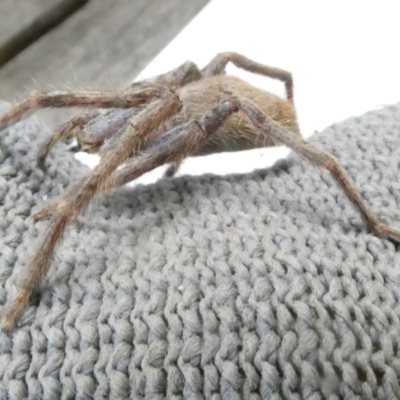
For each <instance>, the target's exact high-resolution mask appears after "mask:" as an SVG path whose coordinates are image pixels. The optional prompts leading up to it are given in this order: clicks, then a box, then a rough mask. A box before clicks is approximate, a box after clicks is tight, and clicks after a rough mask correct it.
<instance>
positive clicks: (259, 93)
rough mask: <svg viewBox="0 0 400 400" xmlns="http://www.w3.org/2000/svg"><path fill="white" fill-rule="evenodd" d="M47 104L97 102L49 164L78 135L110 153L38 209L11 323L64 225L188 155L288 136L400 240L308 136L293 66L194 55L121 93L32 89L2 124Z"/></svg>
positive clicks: (7, 320)
mask: <svg viewBox="0 0 400 400" xmlns="http://www.w3.org/2000/svg"><path fill="white" fill-rule="evenodd" d="M228 62H232V63H233V64H235V65H236V66H237V67H239V68H243V69H245V70H248V71H251V72H254V73H258V74H261V75H264V76H268V77H270V78H274V79H279V80H281V81H283V82H284V84H285V88H286V98H281V97H279V96H276V95H273V94H271V93H268V92H265V91H263V90H260V89H258V88H256V87H254V86H252V85H250V84H248V83H246V82H244V81H242V80H241V79H238V78H235V77H232V76H228V75H225V67H226V64H227V63H228ZM44 107H81V108H85V109H86V108H91V109H94V110H91V111H89V112H86V113H83V114H79V115H77V116H76V117H74V118H72V119H71V120H70V121H68V122H66V123H65V124H64V125H62V126H60V128H59V129H57V130H56V131H55V132H54V133H53V135H52V136H51V137H50V138H48V140H46V142H45V143H44V144H43V146H42V148H41V150H40V151H39V154H38V163H39V165H40V166H41V167H44V165H45V158H46V155H47V154H48V152H49V151H50V150H51V148H52V147H53V146H54V145H55V144H56V143H57V142H58V141H59V140H64V139H70V138H76V139H77V142H78V147H79V148H80V149H81V150H84V151H87V152H92V153H98V154H99V155H100V156H101V161H100V163H99V165H98V166H96V168H94V170H93V171H91V172H90V173H89V174H88V176H87V177H85V178H84V179H82V181H81V182H79V183H78V184H76V185H74V186H73V187H71V188H70V189H68V190H67V192H66V193H65V194H64V195H63V196H62V197H61V198H60V199H57V200H55V201H52V202H50V203H48V204H46V205H45V206H44V207H43V208H42V209H41V210H40V211H39V212H38V213H37V214H35V215H34V218H35V219H37V220H38V219H49V226H48V229H47V231H46V232H45V234H44V236H43V238H42V240H41V242H40V246H39V250H38V251H37V252H36V254H35V256H34V258H33V260H32V262H31V263H30V265H29V266H27V268H26V270H25V272H24V274H23V275H22V276H21V279H20V282H19V285H18V292H17V295H16V297H15V298H14V299H13V300H11V301H9V302H8V305H7V306H6V307H5V309H4V310H3V317H2V326H3V328H5V329H10V328H12V327H13V326H14V325H15V323H16V322H17V320H18V318H19V316H20V315H21V313H22V311H23V309H24V308H25V307H26V305H27V304H28V302H29V299H30V297H31V295H32V293H33V291H34V290H35V288H36V287H37V284H38V282H39V281H40V279H41V278H42V277H43V276H44V275H45V274H46V272H47V270H48V268H49V265H50V262H51V259H52V257H53V254H54V249H55V246H56V244H57V243H58V241H59V240H60V239H61V237H62V234H63V232H64V230H65V227H66V226H67V225H68V224H69V223H70V222H71V221H72V220H74V219H75V218H76V216H77V215H78V214H79V213H80V212H82V210H83V209H84V208H85V207H86V206H87V205H88V204H89V203H90V202H91V201H92V200H93V199H94V198H95V197H96V196H98V195H99V194H100V193H103V192H105V191H110V190H115V189H117V188H119V187H121V186H123V185H124V184H126V183H128V182H130V181H132V180H134V179H136V178H137V177H139V176H141V175H142V174H144V173H145V172H148V171H150V170H152V169H154V168H156V167H158V166H160V165H163V164H169V165H170V167H169V168H168V170H167V172H166V175H167V176H172V175H173V174H174V173H175V172H176V170H177V169H178V168H179V164H180V163H181V161H182V160H183V159H184V158H185V157H188V156H199V155H205V154H211V153H217V152H223V151H240V150H245V149H252V148H256V147H265V146H275V145H278V144H284V145H286V146H288V147H289V148H291V149H292V150H293V151H295V152H296V153H298V154H299V155H301V156H303V157H304V158H306V159H308V160H309V161H310V162H312V163H314V164H315V165H317V166H319V167H322V168H325V169H327V170H328V171H329V172H330V173H331V174H332V176H333V178H334V179H335V180H336V181H337V183H338V184H339V186H340V187H341V188H342V190H343V192H344V193H345V195H346V196H347V197H348V198H349V200H350V201H351V202H352V203H353V204H354V205H355V207H356V208H357V209H358V211H359V212H360V214H361V216H362V217H363V218H364V220H365V221H366V223H367V224H368V226H369V228H370V229H371V230H372V231H373V232H374V233H375V234H376V235H378V236H381V237H384V238H388V239H390V240H393V241H396V242H400V232H398V231H396V230H394V229H392V228H391V227H389V226H387V225H386V224H384V223H383V222H381V221H380V220H379V219H378V218H377V217H376V215H375V214H374V213H373V212H372V211H371V210H370V208H369V206H368V205H367V204H366V203H365V201H364V200H363V198H362V197H361V195H360V193H359V192H358V190H357V188H356V187H355V186H354V184H353V183H352V181H351V179H350V177H349V176H348V174H347V173H346V171H345V170H344V169H343V168H342V167H341V165H340V164H339V162H338V161H337V160H336V159H335V158H334V157H333V156H332V155H331V154H329V153H328V152H326V151H325V150H323V149H320V148H318V147H317V146H315V145H313V144H311V143H309V142H307V141H306V140H304V139H303V138H302V137H301V135H300V131H299V127H298V123H297V118H296V111H295V107H294V102H293V82H292V76H291V74H290V73H289V72H287V71H284V70H281V69H279V68H273V67H269V66H266V65H262V64H259V63H257V62H255V61H252V60H249V59H247V58H246V57H244V56H242V55H240V54H236V53H222V54H219V55H217V56H216V57H215V58H214V59H213V60H212V61H211V62H210V63H209V64H208V65H207V66H206V67H205V68H203V69H202V70H200V69H199V68H198V67H197V66H196V65H195V64H193V63H191V62H187V63H185V64H183V65H181V66H180V67H178V68H176V69H174V70H172V71H170V72H168V73H166V74H163V75H159V76H156V77H155V78H152V79H148V80H145V81H141V82H138V83H135V84H133V85H131V86H130V87H128V88H127V89H124V90H122V91H120V92H116V93H103V92H72V93H68V92H50V93H33V94H32V95H31V96H30V97H28V98H27V99H25V100H23V101H21V102H20V103H18V104H16V105H14V106H12V107H11V108H10V109H9V110H8V111H7V112H5V113H4V114H3V115H2V116H0V129H3V128H4V127H6V126H8V125H10V124H12V123H15V122H16V121H18V120H20V119H21V118H23V117H25V116H26V115H27V114H29V113H30V112H32V111H34V110H36V109H40V108H44ZM100 110H101V111H100Z"/></svg>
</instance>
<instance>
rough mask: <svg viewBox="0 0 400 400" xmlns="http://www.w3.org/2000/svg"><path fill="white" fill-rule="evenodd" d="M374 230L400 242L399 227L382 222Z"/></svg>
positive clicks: (380, 234)
mask: <svg viewBox="0 0 400 400" xmlns="http://www.w3.org/2000/svg"><path fill="white" fill-rule="evenodd" d="M374 230H375V232H376V233H377V234H378V235H379V236H383V237H385V238H387V239H389V240H391V241H393V242H396V243H400V231H398V230H397V229H393V228H391V227H390V226H387V225H385V224H380V225H378V226H377V227H376V228H375V229H374Z"/></svg>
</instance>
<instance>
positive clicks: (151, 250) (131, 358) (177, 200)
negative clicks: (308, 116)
mask: <svg viewBox="0 0 400 400" xmlns="http://www.w3.org/2000/svg"><path fill="white" fill-rule="evenodd" d="M46 135H48V131H47V129H45V128H44V127H43V126H42V125H40V124H39V123H38V122H37V120H36V119H34V118H31V119H29V120H27V121H25V122H21V123H18V124H17V125H15V126H13V127H11V128H9V129H7V130H5V131H3V132H1V134H0V232H1V234H0V235H1V236H0V283H1V286H0V305H3V304H5V302H6V300H7V299H10V298H11V297H12V296H13V295H14V294H15V292H16V283H17V281H18V276H19V275H20V272H21V271H22V270H23V268H25V267H26V266H27V265H28V263H29V260H30V259H31V257H32V254H33V253H34V251H35V250H36V249H37V238H38V237H40V235H41V233H42V232H43V231H44V230H45V228H46V226H47V224H48V223H47V222H45V221H44V222H39V223H34V222H33V219H32V217H31V214H32V213H33V212H34V211H36V210H37V209H38V207H39V206H40V205H42V204H43V202H44V200H45V199H46V198H48V199H50V198H54V197H56V196H57V195H59V194H61V193H62V192H63V191H64V190H65V188H66V187H67V186H68V185H70V183H71V182H75V181H76V180H77V179H79V177H82V176H83V175H84V174H86V173H87V172H88V169H87V167H85V166H83V165H81V164H80V163H79V162H78V161H76V160H75V158H74V156H73V155H72V154H71V153H69V152H68V151H67V150H66V147H65V146H64V145H63V144H59V145H57V147H56V148H55V149H54V150H53V151H52V153H51V155H50V156H49V159H48V161H47V165H48V168H47V171H45V172H43V171H41V170H40V169H39V168H37V166H36V161H35V160H36V154H37V149H38V146H39V144H40V143H41V142H42V141H43V138H44V137H46ZM311 140H312V141H313V142H315V143H319V144H320V145H321V146H323V147H324V148H325V149H327V150H329V151H331V152H332V153H333V154H334V155H335V156H336V157H337V158H338V159H339V160H340V161H341V163H342V165H343V166H344V168H345V169H346V170H347V171H348V173H349V174H350V176H351V177H352V178H353V179H354V181H355V183H356V185H357V187H358V188H359V189H360V192H361V194H362V196H363V197H364V198H365V199H366V201H367V203H368V204H369V205H370V206H371V208H372V209H373V210H374V211H375V212H376V213H377V214H378V215H379V217H380V218H382V219H383V220H384V221H386V222H388V223H389V224H390V225H391V226H394V227H397V228H400V176H399V170H400V152H399V149H400V104H398V105H396V106H391V107H387V108H383V109H380V110H378V111H373V112H370V113H368V114H366V115H364V116H362V117H359V118H352V119H349V120H347V121H345V122H341V123H338V124H335V125H333V126H332V127H330V128H328V129H326V130H325V131H324V132H323V133H321V134H317V135H315V136H314V137H313V138H312V139H311ZM399 247H400V246H396V245H395V244H393V243H392V242H390V241H388V240H383V239H381V238H378V237H376V236H374V235H373V234H371V233H370V232H369V231H368V229H367V228H366V225H365V224H364V222H363V221H362V220H361V218H360V216H359V214H358V213H357V212H356V211H355V209H354V208H353V206H352V205H351V203H350V202H349V201H348V200H347V198H346V197H345V196H344V194H343V193H342V191H341V190H340V189H339V188H338V187H337V185H336V184H335V183H334V181H333V180H332V178H331V176H330V175H329V173H328V172H326V171H322V170H320V169H318V168H316V167H315V166H313V165H311V164H309V163H308V162H307V161H305V160H303V159H300V158H299V157H298V156H296V155H291V156H290V157H288V158H287V159H285V160H283V161H280V162H279V163H277V164H276V165H275V166H274V167H272V168H270V169H266V170H260V171H255V172H253V173H249V174H242V175H240V174H238V175H232V176H211V175H206V176H200V177H190V176H186V177H180V178H174V179H164V180H160V181H158V182H157V183H156V184H152V185H147V186H138V187H135V188H124V189H121V190H119V191H117V192H115V193H110V194H107V195H103V196H100V198H99V199H98V200H97V201H96V202H94V203H93V204H92V205H91V207H89V209H87V210H86V211H85V212H84V213H83V214H82V216H80V217H79V218H78V219H77V221H75V222H74V223H72V224H71V225H70V226H69V227H68V228H67V230H66V233H65V235H64V239H63V241H62V243H61V244H60V246H59V247H58V249H57V251H56V255H55V257H54V260H53V261H52V263H51V268H50V271H49V274H48V276H47V278H46V279H45V281H44V282H43V284H42V286H41V288H40V291H39V295H38V296H35V298H34V299H33V301H32V302H31V305H30V306H29V308H28V309H27V310H26V312H25V313H24V315H23V317H22V319H21V321H20V324H19V327H18V328H17V329H16V330H15V331H14V332H12V333H4V332H1V333H0V377H1V384H0V399H18V400H20V399H25V398H29V399H38V398H43V399H60V398H62V399H92V398H94V399H129V398H130V399H141V398H143V399H144V398H146V399H165V398H168V399H203V398H205V399H254V400H255V399H313V400H316V399H328V398H329V399H398V398H400V389H399V383H398V382H399V378H400V321H399V318H400V303H399V299H400V252H399V251H398V249H399Z"/></svg>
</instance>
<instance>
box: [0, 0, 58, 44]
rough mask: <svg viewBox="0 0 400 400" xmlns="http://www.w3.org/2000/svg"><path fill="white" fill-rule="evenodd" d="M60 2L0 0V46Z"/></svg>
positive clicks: (47, 0) (46, 0)
mask: <svg viewBox="0 0 400 400" xmlns="http://www.w3.org/2000/svg"><path fill="white" fill-rule="evenodd" d="M60 1H61V0H57V1H49V0H29V1H15V0H1V1H0V44H2V43H4V42H5V41H6V40H8V39H10V38H11V37H13V36H14V35H16V34H17V33H18V32H20V31H21V29H24V28H25V27H26V26H28V25H29V24H31V23H32V21H34V20H35V19H36V18H37V17H39V16H40V15H41V14H43V13H44V12H46V11H48V10H49V9H50V8H51V7H52V6H53V5H54V4H55V3H59V2H60Z"/></svg>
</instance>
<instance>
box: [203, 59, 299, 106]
mask: <svg viewBox="0 0 400 400" xmlns="http://www.w3.org/2000/svg"><path fill="white" fill-rule="evenodd" d="M228 62H231V63H232V64H233V65H235V66H236V67H237V68H241V69H244V70H245V71H249V72H253V73H255V74H259V75H263V76H266V77H268V78H273V79H279V80H281V81H283V82H284V83H285V88H286V96H287V99H288V100H291V101H292V102H293V77H292V74H291V73H290V72H289V71H285V70H283V69H280V68H275V67H270V66H268V65H265V64H261V63H258V62H256V61H253V60H250V59H249V58H247V57H245V56H242V55H241V54H238V53H233V52H226V53H220V54H217V55H216V56H215V57H214V58H213V59H212V60H211V61H210V63H209V64H207V65H206V66H205V67H204V68H203V69H202V70H201V73H202V75H203V77H207V76H214V75H221V74H223V73H224V72H225V68H226V65H227V64H228Z"/></svg>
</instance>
